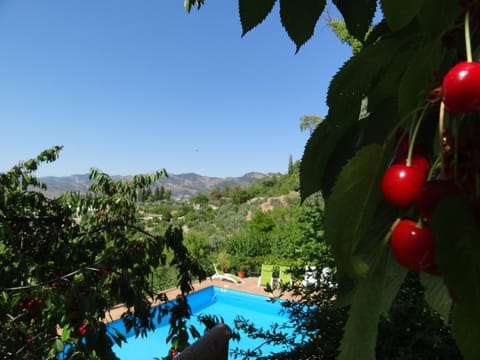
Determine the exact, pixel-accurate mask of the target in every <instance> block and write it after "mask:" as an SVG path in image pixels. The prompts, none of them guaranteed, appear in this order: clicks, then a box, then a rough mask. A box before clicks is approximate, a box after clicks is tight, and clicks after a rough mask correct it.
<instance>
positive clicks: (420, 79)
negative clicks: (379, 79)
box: [398, 39, 442, 116]
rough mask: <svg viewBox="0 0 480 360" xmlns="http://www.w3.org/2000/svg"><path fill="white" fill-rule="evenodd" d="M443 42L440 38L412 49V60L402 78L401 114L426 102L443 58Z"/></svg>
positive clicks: (399, 97) (400, 94) (400, 88)
mask: <svg viewBox="0 0 480 360" xmlns="http://www.w3.org/2000/svg"><path fill="white" fill-rule="evenodd" d="M441 51H442V43H441V41H440V40H439V39H436V40H434V41H431V42H430V43H428V44H424V45H423V46H422V47H421V48H419V49H418V50H414V51H411V55H410V58H411V59H415V61H410V62H409V66H408V67H407V69H406V71H405V73H404V74H403V76H402V79H401V80H400V86H399V89H398V106H399V114H400V116H402V115H405V114H408V113H410V112H411V111H412V109H415V108H417V107H418V106H419V105H421V104H424V103H425V99H426V97H427V95H428V92H429V90H430V89H431V88H432V87H433V85H434V80H435V73H436V72H437V71H438V67H439V63H440V59H441V56H440V55H441Z"/></svg>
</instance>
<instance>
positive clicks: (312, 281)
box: [302, 266, 318, 286]
mask: <svg viewBox="0 0 480 360" xmlns="http://www.w3.org/2000/svg"><path fill="white" fill-rule="evenodd" d="M302 285H303V286H317V285H318V280H317V267H316V266H305V276H304V278H303V280H302Z"/></svg>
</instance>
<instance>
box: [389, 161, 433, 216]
mask: <svg viewBox="0 0 480 360" xmlns="http://www.w3.org/2000/svg"><path fill="white" fill-rule="evenodd" d="M424 182H425V175H424V174H423V173H422V172H421V171H420V170H418V169H416V168H414V167H412V166H406V165H400V164H394V165H392V166H390V167H389V168H388V169H387V171H385V174H383V178H382V183H381V187H382V192H383V196H384V197H385V199H386V200H387V201H388V202H389V203H391V204H393V205H396V206H400V207H409V206H411V205H413V204H414V203H415V202H416V201H417V200H418V198H419V196H420V193H421V192H422V186H423V183H424Z"/></svg>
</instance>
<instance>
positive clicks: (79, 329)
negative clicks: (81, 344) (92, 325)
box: [78, 324, 87, 335]
mask: <svg viewBox="0 0 480 360" xmlns="http://www.w3.org/2000/svg"><path fill="white" fill-rule="evenodd" d="M78 331H79V332H80V334H81V335H85V334H86V333H87V325H85V324H83V325H82V326H80V327H79V328H78Z"/></svg>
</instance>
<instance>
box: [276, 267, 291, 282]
mask: <svg viewBox="0 0 480 360" xmlns="http://www.w3.org/2000/svg"><path fill="white" fill-rule="evenodd" d="M278 280H279V281H280V284H281V285H282V284H283V285H286V284H288V285H289V286H292V274H291V273H290V269H289V267H288V266H280V271H279V273H278Z"/></svg>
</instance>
